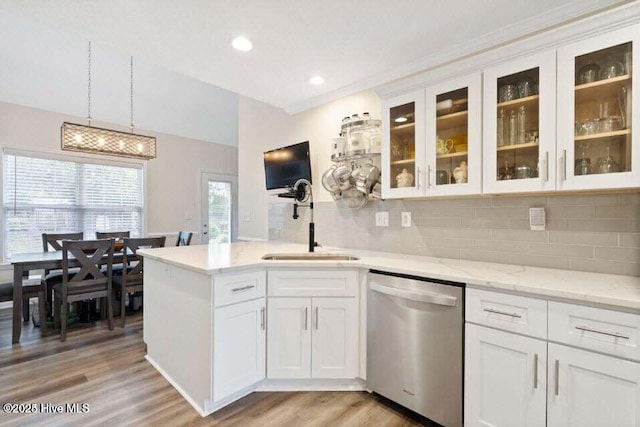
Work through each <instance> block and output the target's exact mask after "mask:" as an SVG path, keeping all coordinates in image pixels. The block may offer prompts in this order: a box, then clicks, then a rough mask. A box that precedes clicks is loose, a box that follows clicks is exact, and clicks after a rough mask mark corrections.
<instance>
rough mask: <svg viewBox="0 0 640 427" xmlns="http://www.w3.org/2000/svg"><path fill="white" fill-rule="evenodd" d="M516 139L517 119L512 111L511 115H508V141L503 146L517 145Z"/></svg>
mask: <svg viewBox="0 0 640 427" xmlns="http://www.w3.org/2000/svg"><path fill="white" fill-rule="evenodd" d="M517 138H518V123H517V117H516V112H515V111H513V110H512V111H511V114H510V115H509V140H508V142H507V144H505V145H513V144H517V141H518V139H517Z"/></svg>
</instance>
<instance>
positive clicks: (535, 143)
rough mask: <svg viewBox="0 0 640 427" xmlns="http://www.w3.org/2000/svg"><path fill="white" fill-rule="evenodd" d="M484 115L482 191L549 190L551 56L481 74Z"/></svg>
mask: <svg viewBox="0 0 640 427" xmlns="http://www.w3.org/2000/svg"><path fill="white" fill-rule="evenodd" d="M483 114H484V119H483V120H484V128H483V129H484V130H483V135H484V154H483V159H484V168H483V170H484V172H483V177H484V180H483V192H484V193H513V192H527V191H544V190H552V189H554V188H555V167H554V165H555V158H556V151H555V148H556V127H555V116H556V55H555V51H550V52H545V53H542V54H538V55H532V56H527V57H525V58H521V59H518V60H515V61H511V62H508V63H505V64H502V65H499V66H496V67H494V68H491V69H488V70H486V71H485V73H484V111H483Z"/></svg>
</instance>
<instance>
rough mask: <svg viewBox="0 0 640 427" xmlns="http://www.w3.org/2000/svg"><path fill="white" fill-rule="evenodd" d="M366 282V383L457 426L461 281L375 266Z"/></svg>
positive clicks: (459, 420) (459, 417)
mask: <svg viewBox="0 0 640 427" xmlns="http://www.w3.org/2000/svg"><path fill="white" fill-rule="evenodd" d="M368 282H369V283H368V292H367V388H369V389H370V390H371V391H374V392H376V393H378V394H380V395H382V396H384V397H386V398H388V399H390V400H392V401H394V402H396V403H399V404H400V405H403V406H405V407H407V408H409V409H411V410H413V411H415V412H417V413H419V414H420V415H423V416H424V417H427V418H429V419H430V420H432V421H435V422H437V423H439V424H441V425H443V426H447V427H454V426H461V425H462V394H463V393H462V383H463V348H464V345H463V339H464V337H463V331H464V284H461V283H453V282H445V281H435V280H429V279H422V278H416V277H410V276H402V275H394V274H390V273H384V272H379V271H371V272H369V281H368ZM436 282H437V283H436Z"/></svg>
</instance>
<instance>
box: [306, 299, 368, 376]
mask: <svg viewBox="0 0 640 427" xmlns="http://www.w3.org/2000/svg"><path fill="white" fill-rule="evenodd" d="M312 303H313V304H312V306H313V316H312V323H313V325H312V331H313V332H312V334H313V339H312V341H313V342H312V350H311V363H312V369H311V376H312V377H313V378H355V377H356V376H357V374H358V339H357V336H358V335H357V334H358V316H357V312H358V305H357V302H356V299H355V298H313V301H312Z"/></svg>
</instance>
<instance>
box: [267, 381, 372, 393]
mask: <svg viewBox="0 0 640 427" xmlns="http://www.w3.org/2000/svg"><path fill="white" fill-rule="evenodd" d="M366 389H367V388H366V384H365V382H364V381H363V380H361V379H360V378H353V379H266V380H264V381H263V382H261V383H260V384H258V386H257V387H256V389H255V391H366Z"/></svg>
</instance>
